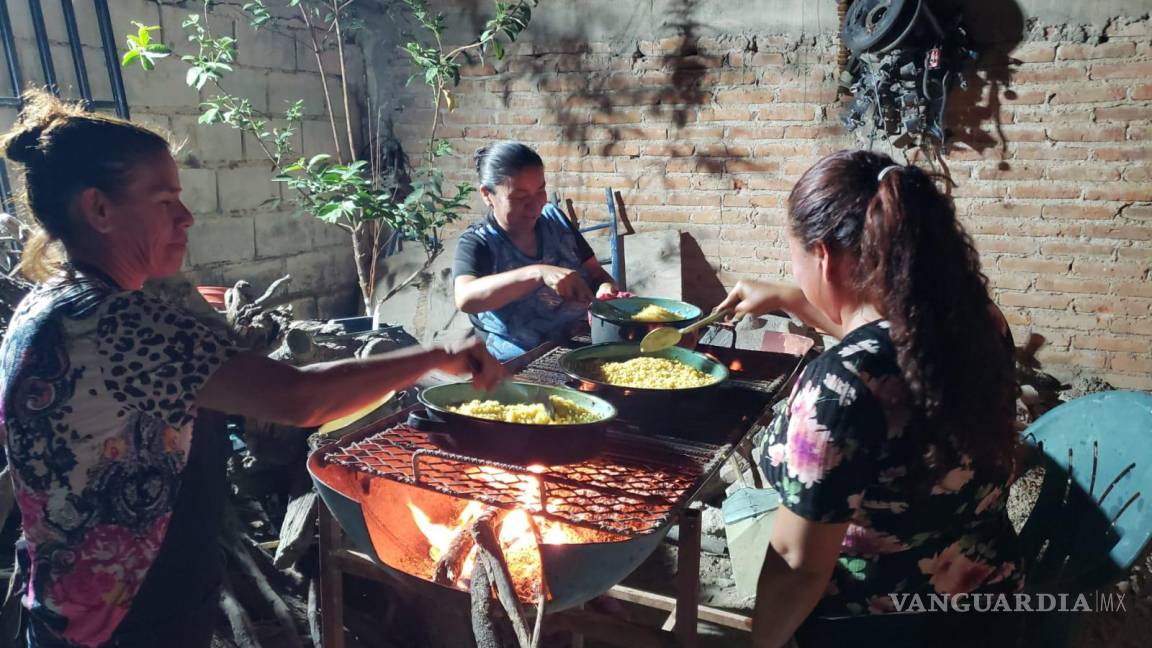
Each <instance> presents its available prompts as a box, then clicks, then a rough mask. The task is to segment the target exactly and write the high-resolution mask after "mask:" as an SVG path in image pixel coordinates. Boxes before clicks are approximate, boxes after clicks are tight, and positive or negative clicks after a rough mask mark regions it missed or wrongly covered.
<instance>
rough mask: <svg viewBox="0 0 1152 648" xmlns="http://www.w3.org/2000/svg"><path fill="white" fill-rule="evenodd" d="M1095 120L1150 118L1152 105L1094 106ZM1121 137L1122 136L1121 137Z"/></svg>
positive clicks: (1123, 120) (1127, 120)
mask: <svg viewBox="0 0 1152 648" xmlns="http://www.w3.org/2000/svg"><path fill="white" fill-rule="evenodd" d="M1095 114H1096V121H1122V122H1129V121H1140V120H1148V119H1152V106H1116V107H1113V108H1096V109H1095ZM1121 139H1122V138H1121Z"/></svg>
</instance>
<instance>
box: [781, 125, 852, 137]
mask: <svg viewBox="0 0 1152 648" xmlns="http://www.w3.org/2000/svg"><path fill="white" fill-rule="evenodd" d="M843 133H844V131H843V128H842V127H841V126H840V125H839V124H835V125H832V124H829V125H826V126H788V127H785V129H784V138H785V139H824V138H832V137H837V136H839V135H842V134H843Z"/></svg>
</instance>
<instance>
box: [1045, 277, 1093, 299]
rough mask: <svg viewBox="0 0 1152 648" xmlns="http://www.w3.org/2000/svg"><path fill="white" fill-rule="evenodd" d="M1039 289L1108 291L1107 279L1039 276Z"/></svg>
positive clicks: (1074, 291) (1053, 290)
mask: <svg viewBox="0 0 1152 648" xmlns="http://www.w3.org/2000/svg"><path fill="white" fill-rule="evenodd" d="M1036 289H1037V290H1050V291H1052V292H1067V293H1087V294H1097V295H1102V294H1105V293H1107V292H1108V282H1106V281H1084V280H1083V279H1071V278H1069V277H1037V278H1036Z"/></svg>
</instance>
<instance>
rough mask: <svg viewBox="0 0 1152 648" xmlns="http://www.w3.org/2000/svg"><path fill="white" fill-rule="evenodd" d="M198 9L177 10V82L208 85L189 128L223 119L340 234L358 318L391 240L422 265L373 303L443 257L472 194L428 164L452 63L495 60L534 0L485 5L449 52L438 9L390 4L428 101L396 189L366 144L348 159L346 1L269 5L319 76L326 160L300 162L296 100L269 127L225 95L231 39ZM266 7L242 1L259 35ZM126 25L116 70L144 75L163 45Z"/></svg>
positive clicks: (352, 26) (415, 0)
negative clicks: (302, 33) (283, 12)
mask: <svg viewBox="0 0 1152 648" xmlns="http://www.w3.org/2000/svg"><path fill="white" fill-rule="evenodd" d="M202 2H203V6H202V8H201V12H200V13H199V14H191V15H189V16H188V18H187V19H186V20H185V21H184V22H183V23H182V26H183V28H184V30H185V31H186V32H187V34H188V41H189V43H191V44H192V46H193V49H194V53H189V54H185V55H183V56H181V57H180V59H181V60H182V61H183V62H184V63H186V64H187V65H188V73H187V77H186V81H187V83H188V85H189V86H191V87H194V88H196V89H197V90H200V89H202V88H204V87H205V86H209V87H211V88H213V89H214V90H215V93H214V94H213V95H212V96H210V97H209V98H208V99H207V100H206V101H205V102H204V103H202V104H201V106H200V108H201V113H200V118H199V122H200V123H201V124H225V125H228V126H231V127H232V128H235V129H237V130H240V131H243V132H245V133H247V134H249V135H250V136H252V137H253V138H254V139H255V140H256V142H257V143H258V144H259V145H260V147H261V149H262V151H263V152H264V154H265V156H266V157H267V159H268V161H269V162H270V164H271V169H272V172H273V177H272V178H271V179H272V180H273V181H276V182H282V183H284V184H285V185H286V186H287V187H289V189H290V190H291V192H292V195H293V198H294V200H295V201H296V202H297V203H298V204H299V206H300V208H301V210H303V211H305V212H307V213H309V214H311V215H313V216H315V217H316V218H319V219H320V220H322V221H324V222H326V223H331V224H333V225H337V226H339V227H341V228H343V229H344V230H346V231H347V232H348V233H349V235H350V236H351V240H352V251H353V256H354V257H355V259H356V273H357V278H358V281H359V284H360V292H361V295H362V296H363V299H364V308H365V310H366V311H367V312H369V313H370V312H371V309H372V307H373V305H374V303H375V301H376V299H375V297H376V295H375V294H374V292H375V286H376V269H377V266H378V262H379V259H380V256H381V255H382V254H386V253H387V252H388V251H390V250H392V249H394V244H395V242H397V241H398V240H409V241H418V242H419V243H420V244H421V245H422V246H423V248H424V252H425V262H424V264H423V265H422V267H421V268H419V269H418V270H417V271H416V272H414V273H413V274H412V275H410V276H409V277H407V278H406V279H404V280H403V281H401V282H399V283H398V284H396V285H395V286H394V287H393V288H392V289H391V290H389V292H388V293H387V294H385V295H383V296H380V298H379V301H384V300H386V299H388V298H390V297H392V296H393V295H394V294H396V293H397V292H399V291H400V290H402V289H403V288H404V287H405V286H407V285H408V284H410V283H411V282H412V281H414V280H415V279H416V278H417V277H419V276H420V275H421V274H422V273H423V272H424V271H426V270H427V269H428V267H429V266H430V265H431V264H432V262H433V261H434V260H435V259H436V257H437V256H438V255H439V254H440V252H441V251H442V250H443V242H442V240H441V233H442V231H443V228H444V227H445V226H446V225H448V224H449V223H452V222H454V221H456V220H458V219H459V218H460V217H461V213H462V211H463V210H465V209H466V208H467V207H468V198H469V196H470V195H471V194H472V192H473V191H474V190H475V188H474V187H473V186H472V185H470V184H458V185H456V186H455V187H453V188H452V189H451V190H450V191H449V192H446V191H445V187H444V174H443V172H442V171H441V170H440V169H438V168H437V167H436V164H437V161H438V160H439V159H440V158H442V157H444V156H447V155H450V154H451V153H452V146H451V144H450V143H449V142H448V141H447V140H443V139H440V138H438V137H437V129H438V127H439V125H440V123H441V114H442V112H443V111H449V112H450V111H452V110H453V109H454V108H455V107H456V101H455V97H454V95H453V94H452V91H453V89H454V88H455V87H456V86H457V85H458V84H459V83H460V69H461V67H462V66H463V64H464V62H465V59H464V57H465V56H466V55H468V54H469V53H475V54H477V55H479V56H480V57H481V58H482V57H483V56H484V55H485V54H487V53H490V54H491V55H492V56H494V57H495V58H497V59H500V58H503V56H504V45H503V43H502V42H501V39H506V40H508V41H514V40H516V38H517V37H518V36H519V35H520V34H521V32H523V31H524V30H525V29H526V28H527V27H528V24H529V22H530V21H531V19H532V8H533V7H535V6H536V5H537V4H538V3H539V0H519V1H517V2H501V1H500V0H496V1H495V2H494V4H495V12H494V15H493V17H492V19H491V20H489V21H488V22H487V24H486V25H485V28H484V30H483V31H482V32H481V34H480V35H479V36H478V37H477V38H476V39H475V40H473V41H471V42H470V43H468V44H465V45H461V46H458V47H446V46H445V45H444V43H443V37H444V33H445V26H446V20H445V16H444V14H443V13H438V12H432V11H431V10H429V9H428V6H427V4H426V3H425V1H424V0H399V4H400V5H402V6H403V7H404V9H405V10H406V11H407V13H408V14H409V15H410V16H411V17H412V19H413V20H414V21H415V24H416V26H417V27H418V29H419V32H420V33H422V34H423V36H424V38H423V39H415V40H412V41H410V42H408V43H406V44H405V45H404V46H403V49H404V51H405V52H407V54H408V57H409V59H410V60H411V62H412V63H413V64H414V65H415V66H416V67H417V68H418V70H417V71H416V72H415V73H414V74H413V75H412V76H411V77H409V79H408V81H409V82H411V81H412V80H413V79H414V78H416V77H418V76H422V77H423V80H424V82H425V84H427V85H428V87H429V88H430V89H431V91H432V92H433V93H434V94H435V99H434V105H435V108H434V110H433V112H432V123H431V126H430V129H429V131H430V132H429V136H428V143H427V146H426V148H425V150H424V151H423V152H422V155H421V156H420V158H421V160H422V164H421V166H419V167H418V168H416V169H415V170H413V171H411V173H409V174H406V176H407V177H408V178H410V179H408V180H407V181H404V182H393V181H390V174H389V173H388V170H387V169H385V168H383V165H382V162H381V159H380V157H381V156H380V155H379V147H378V146H377V147H373V150H372V151H370V152H369V153H368V155H366V156H365V157H367V158H368V159H357V153H356V145H355V137H354V130H355V128H354V125H353V123H352V121H351V110H350V98H349V95H350V94H351V92H350V82H349V79H348V74H347V72H348V69H347V55H346V52H345V43H346V40H347V37H348V34H349V32H355V31H356V30H357V29H359V27H360V22H359V21H358V20H357V19H356V17H355V16H354V15H353V14H352V13H351V12H352V10H353V8H354V5H355V3H356V0H283V1H282V2H281V3H280V4H281V5H282V7H281V8H286V9H291V10H295V11H296V12H298V14H299V15H300V17H301V19H302V20H303V21H304V24H305V26H306V27H307V29H306V32H307V34H308V41H307V42H306V46H308V47H310V48H311V50H312V52H313V54H314V55H315V57H316V64H317V66H318V68H319V70H320V79H321V83H322V85H323V86H324V101H325V108H326V110H327V113H328V119H329V123H330V124H331V127H332V140H333V145H334V150H335V151H336V155H334V156H333V155H329V154H326V153H321V154H313V155H307V152H305V151H297V150H296V149H295V147H294V146H293V143H292V138H293V135H294V134H295V133H296V132H297V130H298V129H299V127H300V123H301V120H302V119H303V113H304V106H303V102H302V101H295V102H293V103H291V104H290V105H289V106H288V107H287V108H286V109H285V111H284V112H283V113H282V117H283V119H284V122H285V124H286V125H285V126H273V125H271V117H270V116H269V115H266V114H261V113H259V112H258V111H256V110H255V109H254V108H253V107H252V103H251V101H249V100H248V99H246V98H244V97H242V96H239V95H236V94H232V93H231V92H229V91H228V90H226V89H225V85H226V77H227V75H228V74H229V73H230V72H232V71H233V68H232V65H233V63H234V62H235V61H236V53H237V49H238V47H239V46H240V45H241V44H239V43H237V41H236V39H234V38H232V37H229V36H221V37H218V36H215V35H213V34H212V32H211V30H210V28H209V25H208V12H209V9H210V8H211V5H212V4H213V1H212V0H202ZM268 4H269V3H267V2H266V1H265V0H256V1H254V2H248V3H246V4H244V5H243V8H242V10H243V12H244V13H245V14H246V16H247V18H248V20H249V22H250V24H251V25H252V27H253V28H255V29H261V28H264V27H266V26H267V25H268V24H269V23H270V22H271V21H272V19H273V15H272V10H271V9H269V7H268ZM133 24H134V25H135V26H136V28H137V29H136V32H135V33H134V34H130V35H129V36H128V51H127V52H126V53H125V54H124V58H123V60H122V65H125V66H127V65H130V64H132V63H133V62H137V63H139V65H141V66H142V67H143V68H144V69H145V70H151V69H153V68H154V67H155V65H156V62H157V61H158V60H159V59H162V58H165V57H167V56H169V55H170V54H171V49H170V48H169V47H168V46H167V45H165V44H164V43H157V42H153V41H152V32H154V31H156V30H157V29H159V28H158V27H156V26H149V25H144V24H141V23H139V22H133ZM331 48H334V49H335V50H336V51H337V53H338V57H337V59H338V61H339V67H340V84H339V90H340V95H341V101H342V103H343V117H342V118H341V117H338V116H337V114H336V111H335V110H333V105H334V100H333V98H332V95H331V93H330V92H329V85H328V76H329V75H330V74H331V73H332V71H329V70H326V69H325V66H324V60H323V57H322V56H321V54H322V53H323V52H324V51H325V50H327V49H331ZM370 130H371V124H370V123H369V131H370ZM378 130H379V127H378ZM389 137H391V135H390V134H389ZM392 139H395V138H394V137H393V138H392ZM342 140H343V141H342ZM401 175H405V174H401Z"/></svg>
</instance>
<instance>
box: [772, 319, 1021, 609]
mask: <svg viewBox="0 0 1152 648" xmlns="http://www.w3.org/2000/svg"><path fill="white" fill-rule="evenodd" d="M888 328H889V325H888V323H887V322H885V321H878V322H873V323H871V324H867V325H865V326H862V327H860V328H857V329H855V330H854V331H852V332H851V333H849V334H848V335H847V336H845V338H844V340H843V341H842V342H841V343H840V344H839V345H837V346H836V347H834V348H832V349H830V350H829V351H827V352H825V353H824V354H823V355H821V356H820V357H819V358H817V359H816V360H815V361H813V362H812V363H811V364H810V365H809V366H808V367H807V368H806V369H805V371H804V373H803V374H802V375H801V377H800V380H799V381H797V384H796V387H795V388H794V390H793V392H792V395H791V397H790V399H789V401H788V406H787V410H786V412H785V413H784V414H783V415H782V416H778V417H777V419H776V420H775V421H774V422H773V424H772V426H771V428H770V429H769V431H768V438H767V443H766V445H765V451H764V457H763V460H762V468H763V469H764V473H765V475H767V477H768V480H769V482H770V483H771V484H772V486H773V487H774V488H776V489H777V490H778V491H779V492H780V495H781V497H782V499H783V503H784V505H785V506H786V507H787V508H788V509H789V510H790V511H792V512H793V513H795V514H797V515H799V516H801V517H803V518H806V519H808V520H812V521H814V522H824V523H838V522H849V526H848V530H847V533H846V534H845V536H844V541H843V544H842V546H841V550H840V559H839V562H838V564H837V565H836V569H835V571H834V572H833V576H832V580H831V582H830V583H829V586H828V590H827V591H826V592H825V596H824V598H823V599H822V600H821V601H820V603H819V604H818V605H817V607H816V610H815V612H814V614H816V615H819V616H828V617H835V616H851V615H860V614H878V613H884V612H891V611H894V607H893V602H892V600H891V598H890V594H934V593H935V594H961V593H970V592H1012V591H1016V590H1018V589H1019V588H1020V587H1021V586H1022V584H1023V581H1022V576H1021V574H1020V572H1019V571H1018V568H1019V561H1018V555H1017V549H1016V536H1015V533H1014V531H1013V530H1012V527H1011V525H1010V523H1009V522H1008V517H1007V511H1006V509H1005V504H1006V500H1007V493H1008V488H1007V484H1005V483H1000V482H993V481H985V480H983V479H981V477H980V476H979V475H978V474H977V473H976V472H975V471H974V470H973V469H972V466H971V464H970V463H969V461H968V460H967V459H966V458H963V457H962V458H961V464H960V465H957V466H955V467H952V468H951V470H948V471H946V472H945V473H944V474H943V476H941V477H938V478H937V477H935V475H939V474H940V473H939V472H935V473H933V472H932V471H929V470H928V467H927V466H926V465H925V462H924V457H925V455H926V453H927V452H928V450H929V448H928V446H927V443H926V441H925V440H924V437H925V435H924V434H922V432H921V430H922V428H921V427H920V426H921V425H923V423H922V422H920V421H919V420H918V419H917V417H916V416H915V412H914V411H913V409H912V407H911V395H910V394H909V393H908V390H907V386H906V385H905V382H904V380H903V378H902V376H901V373H900V370H899V367H898V366H897V363H896V349H895V347H894V346H893V344H892V340H891V337H890V336H889V333H888ZM1009 349H1010V345H1008V346H1006V348H1005V353H1008V352H1009ZM924 480H931V481H932V483H930V484H929V483H924Z"/></svg>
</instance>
